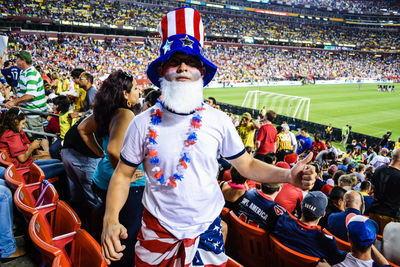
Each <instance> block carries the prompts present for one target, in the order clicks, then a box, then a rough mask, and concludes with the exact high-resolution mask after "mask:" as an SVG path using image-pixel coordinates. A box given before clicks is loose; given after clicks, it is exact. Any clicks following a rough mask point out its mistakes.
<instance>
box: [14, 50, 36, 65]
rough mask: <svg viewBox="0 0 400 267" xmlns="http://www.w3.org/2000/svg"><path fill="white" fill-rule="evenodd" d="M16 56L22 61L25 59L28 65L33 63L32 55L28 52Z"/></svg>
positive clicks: (21, 52)
mask: <svg viewBox="0 0 400 267" xmlns="http://www.w3.org/2000/svg"><path fill="white" fill-rule="evenodd" d="M15 56H16V57H19V58H20V59H24V60H25V61H26V63H28V64H31V63H32V56H31V53H29V52H28V51H26V50H22V51H20V52H18V53H16V54H15Z"/></svg>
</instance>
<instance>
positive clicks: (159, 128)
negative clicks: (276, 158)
mask: <svg viewBox="0 0 400 267" xmlns="http://www.w3.org/2000/svg"><path fill="white" fill-rule="evenodd" d="M186 16H187V17H186ZM171 17H175V18H176V19H175V20H170V19H169V18H171ZM195 17H196V18H200V14H199V13H198V11H196V10H194V9H192V8H188V7H186V8H178V9H175V10H172V11H170V12H169V13H168V14H167V15H166V16H165V17H164V18H163V19H162V21H161V25H160V27H159V29H160V30H161V29H168V28H171V27H173V26H176V24H175V22H176V21H183V22H188V23H189V22H191V24H189V25H191V29H193V27H195V30H194V32H200V33H201V32H202V31H200V29H203V28H202V22H201V19H200V20H195V19H194V18H195ZM167 18H168V19H167ZM193 21H197V24H195V25H193ZM184 25H185V24H184ZM184 25H181V26H184ZM189 25H188V27H181V28H179V31H181V32H182V34H175V31H173V32H172V33H171V32H170V31H162V32H161V36H162V45H161V48H160V56H159V57H158V58H157V59H156V60H154V61H153V62H152V63H150V65H149V67H148V70H147V74H148V76H149V79H150V80H151V82H152V83H153V84H155V85H156V86H158V87H160V88H161V91H162V100H161V101H159V102H158V103H157V104H156V105H155V106H154V107H153V108H152V109H148V110H147V111H145V112H143V113H141V114H140V115H138V116H137V117H136V118H135V119H134V120H133V121H132V123H131V124H130V126H129V128H128V130H127V132H126V135H125V140H124V144H123V147H122V151H121V155H120V161H119V163H118V165H117V168H116V169H115V171H114V173H113V176H112V178H111V181H110V185H109V187H108V192H107V203H106V213H105V216H104V220H103V234H102V247H103V250H102V251H103V256H104V257H105V259H106V261H107V263H110V262H111V260H118V259H119V258H121V256H122V254H123V249H124V247H122V246H121V244H120V240H119V239H120V238H121V237H124V236H125V233H126V229H125V227H124V226H123V225H121V224H120V223H119V219H118V216H119V212H120V209H121V207H122V206H123V204H124V203H125V201H126V198H127V195H128V189H129V188H128V185H129V184H130V183H131V182H132V181H133V180H134V179H132V176H133V173H134V172H135V170H136V168H137V167H138V165H139V164H140V163H143V167H144V171H145V174H146V188H145V191H144V194H143V205H144V207H145V210H144V212H143V220H142V228H141V230H140V232H139V235H138V242H137V243H136V249H135V253H136V255H135V262H136V264H142V265H165V266H173V265H180V264H185V265H191V263H193V265H197V264H199V263H200V262H201V263H202V264H204V265H206V264H212V265H223V264H225V263H226V262H227V257H226V255H225V254H224V246H223V240H222V235H221V231H220V230H221V219H220V213H221V209H222V207H223V205H224V200H223V196H222V193H221V190H220V189H219V187H218V183H217V180H216V179H215V177H216V176H217V171H218V164H217V161H216V158H217V155H218V154H221V155H222V156H224V157H225V158H226V159H227V160H229V161H230V163H232V165H233V166H234V167H235V168H236V169H237V170H238V171H239V172H240V173H241V174H243V175H244V176H246V177H251V178H252V179H254V180H256V181H258V182H260V183H281V182H285V180H286V181H289V182H291V181H292V180H294V177H298V179H299V180H298V182H299V184H303V183H302V182H300V173H299V172H300V169H301V172H302V173H303V175H302V177H303V178H304V179H307V181H305V180H304V188H305V189H307V188H309V187H311V185H312V184H313V183H314V179H315V171H314V169H313V167H311V166H308V165H306V164H307V163H308V162H309V161H310V159H311V157H312V155H310V156H309V157H308V158H307V159H305V160H303V161H301V162H299V163H297V165H296V166H294V167H293V168H292V169H291V171H289V170H283V169H280V168H276V167H273V166H271V165H268V164H266V163H264V162H261V161H259V160H257V159H254V158H253V157H251V156H250V155H249V154H248V153H246V152H245V151H246V150H245V148H244V145H243V143H242V141H241V139H240V137H239V135H238V134H237V132H236V130H235V128H234V127H233V125H232V122H231V120H230V118H229V117H228V116H227V115H226V114H225V113H223V112H221V111H219V110H217V109H214V108H211V107H210V106H208V105H205V104H203V99H204V98H203V87H204V86H206V85H207V84H208V83H209V82H210V81H211V80H212V78H213V77H214V75H215V73H216V70H217V67H216V66H215V65H214V64H213V63H211V62H210V61H209V60H207V59H206V58H205V57H204V56H203V47H202V43H203V36H202V35H201V34H199V35H197V36H196V37H194V36H192V35H191V34H189V33H186V32H185V29H189ZM188 126H189V127H188ZM199 128H200V129H199ZM153 141H156V142H155V143H154V142H153ZM153 145H154V146H153ZM179 166H180V167H179ZM292 183H294V182H292ZM294 184H297V183H294ZM151 233H154V235H153V234H151ZM155 244H160V245H155ZM201 255H205V256H204V257H203V256H201Z"/></svg>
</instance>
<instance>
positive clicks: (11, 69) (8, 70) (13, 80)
mask: <svg viewBox="0 0 400 267" xmlns="http://www.w3.org/2000/svg"><path fill="white" fill-rule="evenodd" d="M6 55H7V53H6V52H4V54H3V56H2V58H1V61H0V67H2V69H1V74H2V75H3V76H4V78H6V81H7V83H8V85H10V86H11V89H12V91H13V92H14V93H17V87H18V80H19V75H20V73H21V69H20V68H19V67H17V66H16V65H15V64H14V62H13V61H11V60H8V61H5V57H6ZM3 64H4V68H3Z"/></svg>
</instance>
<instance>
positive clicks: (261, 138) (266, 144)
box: [254, 110, 290, 160]
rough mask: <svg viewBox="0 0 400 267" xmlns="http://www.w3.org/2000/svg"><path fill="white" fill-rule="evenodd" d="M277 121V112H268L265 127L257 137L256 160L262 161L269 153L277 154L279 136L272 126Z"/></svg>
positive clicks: (261, 128) (259, 131)
mask: <svg viewBox="0 0 400 267" xmlns="http://www.w3.org/2000/svg"><path fill="white" fill-rule="evenodd" d="M275 119H276V113H275V111H273V110H268V111H267V114H266V115H265V117H264V125H262V126H261V127H260V129H259V130H258V133H257V136H256V154H255V156H254V157H255V158H256V159H260V160H262V159H263V158H264V156H265V154H267V153H268V152H275V149H276V136H277V134H278V131H277V130H276V128H275V127H274V125H272V122H273V121H274V120H275ZM289 137H290V136H289Z"/></svg>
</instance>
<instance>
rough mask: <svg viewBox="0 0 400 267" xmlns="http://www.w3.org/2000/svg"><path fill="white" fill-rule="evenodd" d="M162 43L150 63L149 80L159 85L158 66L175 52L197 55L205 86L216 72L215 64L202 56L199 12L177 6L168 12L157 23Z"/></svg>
mask: <svg viewBox="0 0 400 267" xmlns="http://www.w3.org/2000/svg"><path fill="white" fill-rule="evenodd" d="M158 31H159V33H160V35H161V40H162V45H161V47H160V56H159V57H158V58H157V59H156V60H154V61H153V62H151V63H150V65H149V67H148V68H147V76H148V77H149V79H150V81H151V82H152V83H153V84H154V85H156V86H158V87H160V75H159V73H158V67H159V66H161V65H162V64H163V63H164V62H166V61H168V60H169V58H170V57H171V56H172V55H173V54H175V53H176V52H183V53H185V54H187V55H193V56H197V57H198V58H199V59H200V60H201V62H202V63H203V66H204V67H205V68H206V72H205V74H204V77H203V84H204V86H206V85H207V84H208V83H209V82H210V81H211V80H212V78H213V77H214V75H215V73H216V72H217V66H215V65H214V64H213V63H211V61H209V60H208V59H206V58H205V57H204V56H203V53H204V49H203V44H204V27H203V22H202V21H201V16H200V13H199V12H198V11H197V10H195V9H193V8H191V7H182V8H177V9H175V10H172V11H170V12H168V13H167V14H166V15H165V16H164V18H163V19H162V20H161V22H160V24H159V25H158Z"/></svg>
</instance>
